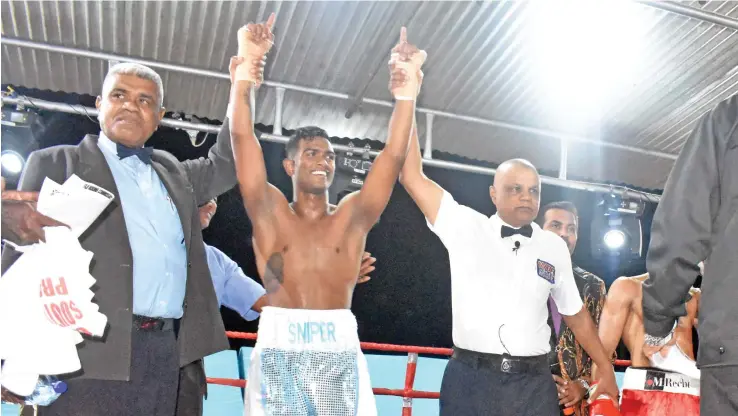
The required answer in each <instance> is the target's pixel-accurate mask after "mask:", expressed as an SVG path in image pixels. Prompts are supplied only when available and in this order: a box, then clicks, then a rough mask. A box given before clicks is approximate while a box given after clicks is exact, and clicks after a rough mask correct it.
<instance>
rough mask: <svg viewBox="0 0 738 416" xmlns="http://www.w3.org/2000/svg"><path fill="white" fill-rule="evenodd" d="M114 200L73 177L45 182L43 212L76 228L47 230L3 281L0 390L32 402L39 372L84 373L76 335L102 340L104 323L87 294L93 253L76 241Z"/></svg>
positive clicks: (0, 293)
mask: <svg viewBox="0 0 738 416" xmlns="http://www.w3.org/2000/svg"><path fill="white" fill-rule="evenodd" d="M112 199H113V195H112V194H110V192H108V191H106V190H104V189H102V188H99V187H97V186H95V185H93V184H89V183H86V182H84V181H82V180H80V179H79V178H78V177H76V176H73V177H71V178H69V180H67V182H65V183H64V185H59V184H57V183H55V182H53V181H51V180H49V179H46V180H45V181H44V184H43V186H42V191H41V193H40V195H39V203H38V207H39V211H40V212H42V213H44V214H45V215H48V216H50V217H52V218H55V219H57V220H58V221H62V222H64V223H66V224H68V225H69V226H70V228H71V229H70V228H67V227H46V228H45V234H46V242H45V243H43V242H39V243H37V244H33V245H30V246H24V247H21V250H22V252H23V254H22V255H21V256H20V258H19V259H18V260H17V261H16V262H15V263H14V264H13V265H12V266H11V267H10V268H9V269H8V271H7V272H6V273H5V274H4V275H3V276H2V278H1V279H0V358H2V359H3V360H5V363H4V364H3V368H2V370H3V371H2V376H0V384H2V385H3V386H4V387H5V388H7V389H8V390H10V391H13V392H14V393H16V394H19V395H21V396H27V395H30V394H31V393H32V392H33V390H34V389H35V387H36V382H37V381H38V376H39V375H40V374H44V375H55V374H66V373H71V372H74V371H77V370H79V369H80V368H81V364H80V361H79V355H78V353H77V344H79V343H80V342H82V340H83V338H82V336H81V335H80V333H79V332H84V333H87V334H90V335H92V336H98V337H99V336H102V335H104V332H105V326H106V325H107V317H106V316H105V315H103V314H102V313H100V311H99V306H98V305H97V304H95V303H93V302H92V300H93V297H94V293H93V292H92V290H90V288H91V287H92V286H93V285H94V284H95V278H94V277H93V276H91V275H90V273H89V270H90V262H91V260H92V257H93V253H91V252H89V251H86V250H84V249H83V248H82V246H81V245H80V243H79V240H78V238H79V235H81V234H82V233H83V232H84V231H85V230H86V229H87V228H88V227H89V226H90V225H91V224H92V223H93V222H94V221H95V219H96V218H97V217H98V216H99V215H100V213H102V211H103V210H104V209H105V207H107V205H108V204H109V203H110V202H111V201H112ZM42 208H43V210H44V211H42ZM78 331H79V332H78Z"/></svg>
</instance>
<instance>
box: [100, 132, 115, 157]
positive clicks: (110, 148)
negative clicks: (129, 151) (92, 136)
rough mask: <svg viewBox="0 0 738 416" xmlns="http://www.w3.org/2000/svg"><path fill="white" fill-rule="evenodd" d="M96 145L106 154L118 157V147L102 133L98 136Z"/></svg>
mask: <svg viewBox="0 0 738 416" xmlns="http://www.w3.org/2000/svg"><path fill="white" fill-rule="evenodd" d="M97 145H98V146H99V147H100V149H101V150H103V151H105V152H106V153H108V154H111V155H115V156H118V147H117V146H116V145H115V142H114V141H112V140H110V139H109V138H108V136H106V135H105V133H103V132H102V131H101V132H100V134H99V135H98V138H97Z"/></svg>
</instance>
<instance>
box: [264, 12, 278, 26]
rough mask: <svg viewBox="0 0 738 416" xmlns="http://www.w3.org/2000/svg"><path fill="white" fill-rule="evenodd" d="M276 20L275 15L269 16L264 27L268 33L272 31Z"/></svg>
mask: <svg viewBox="0 0 738 416" xmlns="http://www.w3.org/2000/svg"><path fill="white" fill-rule="evenodd" d="M276 19H277V15H276V14H274V12H272V14H270V15H269V19H267V22H266V26H267V29H269V31H271V30H272V26H274V21H275V20H276Z"/></svg>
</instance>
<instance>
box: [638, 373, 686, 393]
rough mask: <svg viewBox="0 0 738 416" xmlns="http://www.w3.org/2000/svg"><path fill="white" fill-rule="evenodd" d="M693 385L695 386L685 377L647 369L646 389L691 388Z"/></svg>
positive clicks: (644, 386) (644, 387)
mask: <svg viewBox="0 0 738 416" xmlns="http://www.w3.org/2000/svg"><path fill="white" fill-rule="evenodd" d="M692 387H694V386H692V385H691V383H690V382H689V380H687V379H685V378H684V377H681V376H679V375H673V374H667V373H665V372H663V371H655V370H647V371H646V382H645V383H644V385H643V389H644V390H659V391H663V390H664V389H665V388H683V389H689V388H692Z"/></svg>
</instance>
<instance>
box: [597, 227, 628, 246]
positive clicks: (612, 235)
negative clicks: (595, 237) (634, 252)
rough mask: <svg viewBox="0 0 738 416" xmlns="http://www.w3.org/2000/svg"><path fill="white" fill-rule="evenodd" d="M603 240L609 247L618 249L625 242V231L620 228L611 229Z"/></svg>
mask: <svg viewBox="0 0 738 416" xmlns="http://www.w3.org/2000/svg"><path fill="white" fill-rule="evenodd" d="M602 240H603V241H604V242H605V245H606V246H607V248H609V249H612V250H617V249H619V248H620V247H622V246H623V244H625V233H624V232H622V231H620V230H609V231H607V232H606V233H605V236H604V237H603V238H602Z"/></svg>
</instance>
